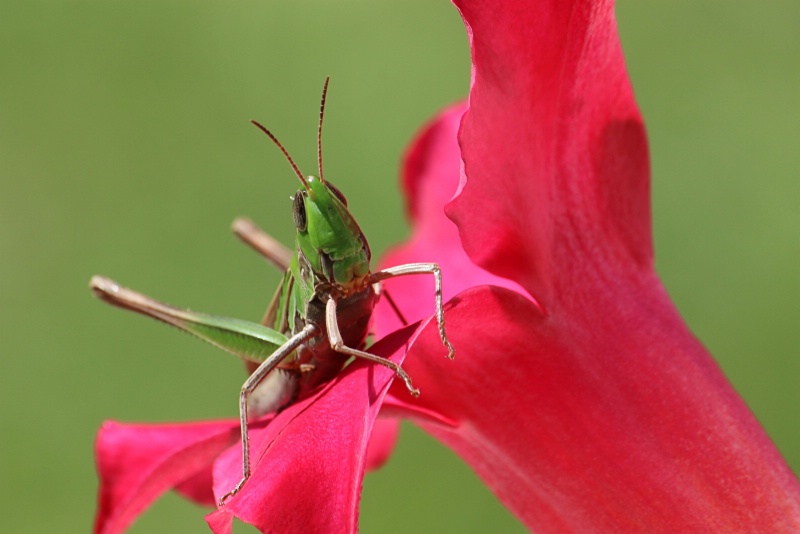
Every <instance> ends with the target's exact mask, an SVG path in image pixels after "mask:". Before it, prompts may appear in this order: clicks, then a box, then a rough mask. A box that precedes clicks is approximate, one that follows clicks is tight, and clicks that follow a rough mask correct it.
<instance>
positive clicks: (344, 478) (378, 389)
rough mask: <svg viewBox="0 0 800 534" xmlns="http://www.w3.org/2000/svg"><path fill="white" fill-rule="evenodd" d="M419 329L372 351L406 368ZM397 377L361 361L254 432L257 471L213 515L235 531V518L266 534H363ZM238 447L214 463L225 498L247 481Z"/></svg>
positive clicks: (219, 527) (217, 526)
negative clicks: (368, 475)
mask: <svg viewBox="0 0 800 534" xmlns="http://www.w3.org/2000/svg"><path fill="white" fill-rule="evenodd" d="M416 326H417V325H412V326H410V327H407V328H405V329H403V330H399V331H397V332H395V333H393V334H392V335H390V336H387V337H385V338H384V339H382V340H381V341H380V342H378V343H376V344H375V345H374V346H373V349H372V350H371V351H370V352H372V353H374V354H378V355H381V356H384V357H391V358H392V360H393V361H395V362H397V363H400V362H401V361H402V359H403V352H404V350H403V349H404V347H405V344H406V343H407V341H408V339H409V337H410V336H411V334H412V333H413V332H414V329H415V328H416ZM393 377H394V373H393V372H392V371H391V370H389V369H388V368H386V367H383V366H381V365H376V364H368V363H362V362H355V364H354V365H351V366H349V367H348V368H347V369H345V371H344V372H342V374H340V375H339V376H338V377H337V378H336V379H335V380H334V381H332V382H331V383H330V384H328V386H326V387H325V388H323V389H322V390H321V391H320V392H319V393H317V394H316V395H314V396H312V397H310V398H308V399H305V400H304V401H301V402H299V403H297V404H294V405H292V406H290V407H289V408H287V409H285V410H284V411H282V412H281V413H280V414H278V415H277V416H276V417H275V419H274V420H273V421H272V422H271V423H270V424H268V425H266V426H264V425H261V426H259V427H257V428H252V427H251V431H250V440H251V447H252V448H251V460H252V462H253V472H252V475H251V477H250V479H249V480H248V482H247V484H246V485H245V486H244V488H243V489H242V491H240V492H239V493H238V494H237V495H236V496H234V497H233V498H232V499H230V501H229V502H228V503H226V505H225V506H223V507H222V508H220V509H219V510H217V511H216V512H213V513H212V514H210V515H209V516H208V517H207V521H208V522H209V525H210V526H211V527H212V529H213V530H214V532H216V533H217V534H221V533H224V532H229V530H228V529H229V528H230V520H231V518H232V517H233V516H234V515H235V516H236V517H238V518H239V519H241V520H242V521H245V522H247V523H250V524H252V525H254V526H256V527H257V528H258V529H260V530H261V531H263V532H266V531H270V532H343V533H344V532H355V531H356V530H357V520H358V502H359V498H360V493H361V483H362V480H363V476H364V469H365V464H366V456H367V452H366V450H367V442H368V440H369V436H370V433H371V432H372V428H373V424H374V422H375V419H376V418H377V415H378V410H379V409H380V406H381V402H382V400H383V397H384V395H385V394H386V390H387V389H388V387H389V384H390V382H391V380H392V378H393ZM240 474H241V455H240V451H239V450H238V448H234V449H232V450H229V451H227V452H225V453H224V454H223V455H222V456H221V457H220V458H219V460H218V461H217V462H216V464H215V466H214V478H215V480H214V490H215V493H216V495H217V496H221V495H223V494H225V493H227V492H228V491H230V490H231V489H232V488H233V487H234V486H235V484H236V483H237V482H238V481H239V478H240Z"/></svg>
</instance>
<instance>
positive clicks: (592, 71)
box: [377, 0, 800, 532]
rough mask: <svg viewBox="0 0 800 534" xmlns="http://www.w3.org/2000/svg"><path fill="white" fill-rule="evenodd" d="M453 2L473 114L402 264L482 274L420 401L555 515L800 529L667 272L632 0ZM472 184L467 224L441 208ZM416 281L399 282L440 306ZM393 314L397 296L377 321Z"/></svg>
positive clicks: (794, 505)
mask: <svg viewBox="0 0 800 534" xmlns="http://www.w3.org/2000/svg"><path fill="white" fill-rule="evenodd" d="M455 3H456V5H457V6H458V8H459V9H460V11H461V14H462V16H463V18H464V20H465V23H466V25H467V29H468V33H469V37H470V43H471V46H472V60H473V79H472V89H471V92H470V98H469V105H468V109H466V111H465V112H464V109H462V108H454V109H451V110H448V111H446V112H445V113H444V114H443V115H442V116H441V117H440V118H439V119H438V120H437V121H436V122H435V123H434V124H432V125H431V126H430V127H429V128H428V129H427V130H426V131H425V132H424V133H423V134H422V136H421V137H420V138H419V139H418V141H417V143H416V144H415V145H414V146H413V148H412V149H411V151H410V153H409V157H408V161H407V165H406V170H405V182H404V185H405V187H406V189H407V191H408V192H409V193H410V197H411V198H410V202H409V214H410V217H411V219H412V220H413V224H414V228H415V231H414V235H413V237H412V239H411V241H410V242H409V243H408V244H407V245H405V246H403V247H401V248H399V249H397V250H395V251H394V252H393V253H392V254H390V255H389V257H388V258H387V259H386V260H385V264H386V265H390V264H397V263H405V262H410V261H420V260H421V259H422V258H430V257H434V258H435V259H436V261H438V262H439V263H440V265H441V267H442V271H443V272H444V273H446V276H447V278H446V282H447V287H446V291H447V295H445V297H446V298H447V297H448V296H452V295H454V294H456V293H458V292H459V291H462V290H464V289H466V288H469V287H472V289H469V290H467V291H464V292H462V293H460V294H459V295H458V296H456V297H455V298H454V299H453V300H452V301H451V304H455V306H454V308H453V309H452V310H451V311H450V313H449V315H448V317H447V321H448V333H449V336H450V338H451V340H452V342H453V345H454V346H455V347H456V350H457V362H456V365H453V366H447V365H443V364H442V362H441V361H440V359H438V358H435V357H433V356H434V355H435V354H436V353H437V350H439V347H438V346H437V343H438V340H437V339H436V332H435V329H431V328H427V329H426V330H425V331H424V332H423V333H422V334H421V335H420V337H419V338H418V339H417V341H416V342H415V344H414V345H413V347H412V348H411V350H410V352H409V354H408V356H407V359H406V363H405V364H404V365H405V368H406V370H407V371H408V372H409V373H410V374H411V375H412V376H413V377H414V380H415V383H417V384H419V387H420V389H421V390H422V391H423V392H424V393H423V395H422V396H421V397H420V398H419V400H418V402H415V405H416V406H417V408H418V407H419V406H420V405H421V406H423V407H425V408H426V409H428V410H430V411H433V412H437V413H439V414H441V415H443V416H444V417H446V418H447V419H448V420H449V421H453V422H455V423H456V426H455V427H454V426H448V427H444V426H440V425H436V424H429V423H423V424H422V426H423V428H425V429H426V430H427V431H429V432H430V433H431V434H433V435H434V436H436V437H437V438H438V439H440V440H441V441H442V442H444V443H445V444H446V445H448V446H449V447H450V448H452V449H453V450H454V451H456V452H457V453H458V454H459V455H460V456H461V457H462V458H463V459H464V460H465V461H466V462H467V463H468V464H469V465H471V466H472V467H473V469H475V471H476V472H477V473H478V474H479V476H480V477H481V478H482V479H483V480H484V482H485V483H486V484H487V485H488V486H489V487H490V488H491V489H492V490H493V491H494V492H495V493H496V494H497V496H498V497H499V498H500V499H501V500H502V501H503V502H504V503H505V504H506V505H507V506H508V507H509V508H510V509H511V510H512V511H513V512H514V513H515V514H516V515H517V517H519V518H520V520H521V521H523V522H524V523H525V524H526V525H527V526H528V527H530V528H531V529H533V530H535V531H536V532H734V531H736V532H790V531H791V532H796V531H800V485H799V484H798V481H797V479H796V478H795V477H794V476H793V475H792V473H791V472H790V470H789V469H788V467H787V466H786V464H785V462H784V461H783V459H782V458H781V456H780V455H779V453H778V452H777V450H776V449H775V447H774V446H773V444H772V443H771V442H770V440H769V438H768V437H767V436H766V435H765V433H764V431H763V430H762V428H761V427H760V425H759V424H758V422H757V421H756V420H755V418H754V417H753V415H752V414H751V413H750V411H749V410H748V409H747V407H746V406H745V404H744V402H743V401H742V399H741V398H740V397H739V396H738V395H737V394H736V392H735V391H734V390H733V388H732V387H731V386H730V384H729V383H728V382H727V381H726V379H725V377H724V376H723V375H722V373H721V371H720V369H719V368H718V367H717V365H716V363H715V362H714V361H713V359H712V358H711V356H710V355H709V354H708V352H707V351H706V350H705V349H704V348H703V346H702V345H701V344H700V343H699V342H698V341H697V340H696V339H695V338H694V337H693V336H692V334H691V332H689V330H688V329H687V327H686V326H685V325H684V323H683V322H682V321H681V319H680V317H679V316H678V313H677V311H676V310H675V308H674V306H673V305H672V303H671V302H670V301H669V298H668V297H667V295H666V292H665V290H664V288H663V287H662V285H661V283H660V282H659V280H658V278H657V277H656V274H655V271H654V269H653V250H652V241H651V229H650V205H649V162H648V153H647V143H646V137H645V131H644V126H643V124H642V120H641V116H640V114H639V111H638V109H637V107H636V104H635V102H634V98H633V93H632V90H631V86H630V82H629V81H628V78H627V75H626V72H625V66H624V62H623V56H622V52H621V49H620V44H619V39H618V36H617V31H616V23H615V20H614V16H613V3H612V2H611V1H595V2H592V1H571V2H570V1H564V0H561V1H556V0H554V1H540V2H535V3H532V2H529V1H509V2H505V3H503V6H502V7H499V6H498V5H496V4H494V3H491V2H488V3H487V2H481V1H478V0H456V2H455ZM462 113H464V115H463V119H461V115H462ZM459 122H460V130H459ZM457 132H458V144H456V141H455V139H456V134H457ZM462 165H463V167H462ZM460 167H462V172H461V173H459V168H460ZM459 175H460V182H457V180H458V179H459ZM456 184H458V193H457V194H456V196H455V198H454V199H453V200H452V201H451V202H450V203H449V204H447V205H446V207H445V212H446V213H447V216H448V217H449V218H450V219H452V221H453V222H454V223H455V226H457V230H456V228H455V227H454V226H452V225H448V220H447V219H446V218H445V216H444V215H443V214H442V213H441V208H440V206H441V205H442V203H443V202H446V201H447V199H448V197H450V196H451V195H452V193H453V190H454V189H455V188H456ZM456 232H458V235H460V241H459V240H458V239H457V233H456ZM461 245H463V248H464V250H466V255H465V253H464V251H462V250H461ZM467 256H468V257H469V258H467ZM484 269H485V270H484ZM487 272H488V273H492V275H494V276H500V277H503V279H504V280H507V281H505V282H503V283H501V284H497V282H496V279H495V282H491V281H490V276H492V275H489V274H487ZM511 281H513V283H516V284H519V286H518V288H517V289H514V288H513V287H511V289H509V287H510V286H513V283H512V282H511ZM419 283H420V281H419V280H416V279H412V278H407V279H398V280H393V281H391V282H388V283H387V284H386V285H387V290H389V291H391V293H392V294H393V295H396V298H395V300H397V301H399V302H398V304H399V305H400V307H401V308H402V309H404V310H408V309H415V308H417V307H419V310H417V315H418V316H422V315H424V314H426V313H430V312H429V311H428V310H427V309H426V308H425V307H423V306H424V305H425V302H424V301H421V299H420V298H419V297H418V295H419V294H421V292H422V291H423V290H424V289H422V288H420V287H419V286H418V284H419ZM486 283H493V284H494V285H493V286H485V285H484V286H482V287H474V286H477V285H479V284H486ZM497 285H503V286H505V287H503V288H501V287H497ZM412 315H413V314H412ZM395 324H396V320H395V319H393V318H392V316H391V313H390V312H388V311H387V310H385V309H382V308H381V309H380V311H379V314H378V321H377V327H378V331H379V332H386V331H390V330H391V329H392V328H393V327H394V325H395ZM396 387H397V386H393V390H392V391H397V392H398V397H397V398H398V399H403V397H402V395H400V390H396V389H395V388H396ZM390 395H391V391H390Z"/></svg>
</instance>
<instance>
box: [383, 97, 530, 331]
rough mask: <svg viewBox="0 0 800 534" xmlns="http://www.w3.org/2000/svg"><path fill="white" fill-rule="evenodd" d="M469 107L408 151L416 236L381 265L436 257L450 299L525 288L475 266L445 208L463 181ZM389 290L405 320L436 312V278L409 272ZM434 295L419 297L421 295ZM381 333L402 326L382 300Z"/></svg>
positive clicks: (442, 118)
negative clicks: (463, 129) (480, 290)
mask: <svg viewBox="0 0 800 534" xmlns="http://www.w3.org/2000/svg"><path fill="white" fill-rule="evenodd" d="M465 109H466V107H465V106H464V105H463V104H459V105H455V106H452V107H450V108H448V109H446V110H444V111H442V113H441V114H440V115H439V116H438V117H437V118H436V119H435V120H434V121H432V122H431V123H430V124H428V125H427V126H426V127H425V128H424V129H423V130H422V132H421V133H420V134H419V136H418V137H417V138H416V139H415V140H414V142H413V143H412V145H411V148H410V149H409V151H408V153H407V154H406V158H405V167H404V171H403V187H404V189H405V190H406V197H407V198H408V202H409V204H408V213H409V215H410V217H411V219H412V222H413V228H414V231H413V235H412V236H411V239H410V240H409V241H408V243H406V244H404V245H403V246H400V247H396V248H394V249H393V250H391V251H390V252H389V253H388V254H386V255H385V256H384V257H383V258H382V259H381V262H380V267H381V268H385V267H391V266H396V265H401V264H404V263H415V262H437V263H438V264H439V267H441V269H442V272H443V273H444V276H443V295H444V299H445V300H448V299H449V298H450V297H452V296H453V295H456V294H458V293H459V292H461V291H463V290H464V289H466V288H468V287H472V286H475V285H481V284H494V285H497V286H502V287H508V288H510V289H515V290H517V291H522V289H521V288H520V286H519V285H517V284H516V283H514V282H512V281H510V280H506V279H504V278H500V277H498V276H495V275H493V274H491V273H488V272H486V271H485V270H483V269H481V268H480V267H478V266H476V265H475V264H474V263H472V261H471V260H470V259H469V257H468V256H467V254H466V253H465V252H464V249H463V248H462V246H461V241H460V239H459V237H458V229H457V228H456V226H455V224H453V222H452V221H450V219H448V218H447V217H446V216H445V214H444V210H443V209H442V207H443V206H444V205H445V203H447V202H448V201H449V200H450V199H451V198H452V196H453V194H454V193H455V191H456V188H457V187H458V183H459V176H460V172H459V167H458V165H457V164H456V165H454V163H456V162H458V161H459V160H460V158H461V152H460V149H459V148H458V143H457V141H456V135H457V132H458V127H459V124H460V122H461V116H462V115H463V113H464V111H465ZM383 287H384V289H385V290H386V291H387V292H388V293H389V295H390V296H391V297H392V299H393V300H394V301H395V302H396V303H397V305H398V307H399V308H400V310H401V311H402V313H403V315H404V316H405V319H406V320H411V321H415V320H418V319H421V318H424V317H428V316H430V315H431V314H432V313H433V311H434V292H433V290H434V289H433V277H431V276H426V277H422V276H404V277H400V278H395V279H392V280H387V281H386V282H384V283H383ZM427 295H430V296H429V297H425V298H420V296H427ZM375 315H376V319H375V329H376V331H377V332H381V333H384V332H391V331H392V330H393V329H394V328H398V327H399V326H400V325H402V323H401V321H400V320H399V318H398V317H397V315H396V314H395V313H394V311H392V309H391V308H390V307H389V306H388V305H387V304H386V302H385V300H384V301H382V302H381V304H380V305H379V306H378V308H377V310H376V314H375Z"/></svg>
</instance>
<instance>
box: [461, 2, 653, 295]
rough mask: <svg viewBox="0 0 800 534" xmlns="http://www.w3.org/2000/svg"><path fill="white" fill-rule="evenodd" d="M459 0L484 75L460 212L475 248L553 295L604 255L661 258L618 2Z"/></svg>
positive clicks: (625, 263) (574, 283)
mask: <svg viewBox="0 0 800 534" xmlns="http://www.w3.org/2000/svg"><path fill="white" fill-rule="evenodd" d="M455 4H456V5H457V7H458V8H459V10H460V11H461V14H462V16H463V17H464V21H465V23H466V25H467V30H468V33H469V37H470V42H471V45H472V60H473V81H472V89H471V91H470V100H469V105H470V108H469V111H468V112H467V114H466V115H465V117H464V121H463V126H462V129H461V136H460V143H461V148H462V158H463V161H464V170H465V172H466V176H467V181H466V185H465V186H464V188H463V191H462V193H461V195H460V196H459V197H458V198H456V199H455V200H454V201H453V203H452V204H451V205H450V206H449V209H448V215H449V216H450V217H451V218H452V219H453V220H454V221H455V222H456V223H457V224H458V226H459V228H460V230H461V238H462V241H463V243H464V248H465V249H466V250H467V253H468V254H469V255H470V257H471V258H472V259H473V261H475V263H477V264H478V265H481V266H483V267H485V268H487V269H488V270H490V271H491V272H493V273H496V274H499V275H501V276H504V277H508V278H510V279H512V280H515V281H517V282H519V283H520V284H522V285H523V286H524V287H525V288H526V289H527V290H528V291H529V292H530V293H531V294H533V295H534V296H535V297H536V298H537V300H539V302H541V303H542V304H544V306H545V308H548V307H549V306H550V305H552V303H553V301H554V300H556V299H563V298H565V295H567V294H569V293H571V292H572V291H574V290H576V289H577V288H579V287H580V286H581V285H582V283H583V279H584V278H585V277H586V276H593V275H594V271H595V270H596V269H598V268H601V269H603V270H610V271H615V272H614V276H618V275H619V273H618V272H617V271H620V270H627V271H632V270H636V269H638V270H642V271H645V272H649V270H650V267H651V264H652V244H651V238H650V235H651V232H650V204H649V176H648V175H649V162H648V153H647V144H646V139H645V132H644V126H643V125H642V122H641V117H640V115H639V111H638V109H637V108H636V104H635V102H634V99H633V93H632V90H631V86H630V83H629V81H628V77H627V74H626V72H625V64H624V61H623V57H622V51H621V48H620V44H619V39H618V37H617V31H616V22H615V20H614V15H613V2H611V1H586V0H584V1H568V0H557V1H556V0H551V1H539V2H535V3H531V2H529V1H527V0H525V1H522V0H517V1H511V2H506V3H504V4H503V7H502V9H498V6H496V5H495V4H493V3H490V2H482V1H479V0H455ZM598 264H599V266H598Z"/></svg>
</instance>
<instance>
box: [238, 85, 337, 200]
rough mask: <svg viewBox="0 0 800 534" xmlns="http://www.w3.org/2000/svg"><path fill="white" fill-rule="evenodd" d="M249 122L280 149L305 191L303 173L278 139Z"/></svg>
mask: <svg viewBox="0 0 800 534" xmlns="http://www.w3.org/2000/svg"><path fill="white" fill-rule="evenodd" d="M326 86H327V83H326ZM250 122H252V123H253V124H254V125H255V126H256V127H257V128H258V129H259V130H261V131H262V132H264V133H265V134H267V137H269V138H270V139H272V142H273V143H275V144H276V145H277V146H278V148H280V149H281V152H283V155H284V156H286V160H287V161H288V162H289V165H291V166H292V169H293V170H294V173H295V174H296V175H297V177H298V178H300V181H301V182H303V185H304V186H305V187H306V189H308V182H307V181H306V179H305V177H304V176H303V173H302V172H300V169H298V168H297V164H296V163H295V162H294V160H293V159H292V156H290V155H289V152H288V151H287V150H286V149H285V148H283V145H282V144H281V142H280V141H278V138H277V137H275V136H274V135H273V134H272V132H270V131H269V130H267V129H266V128H265V127H264V126H262V125H261V123H259V122H258V121H255V120H251V121H250ZM321 127H322V123H320V128H321Z"/></svg>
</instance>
